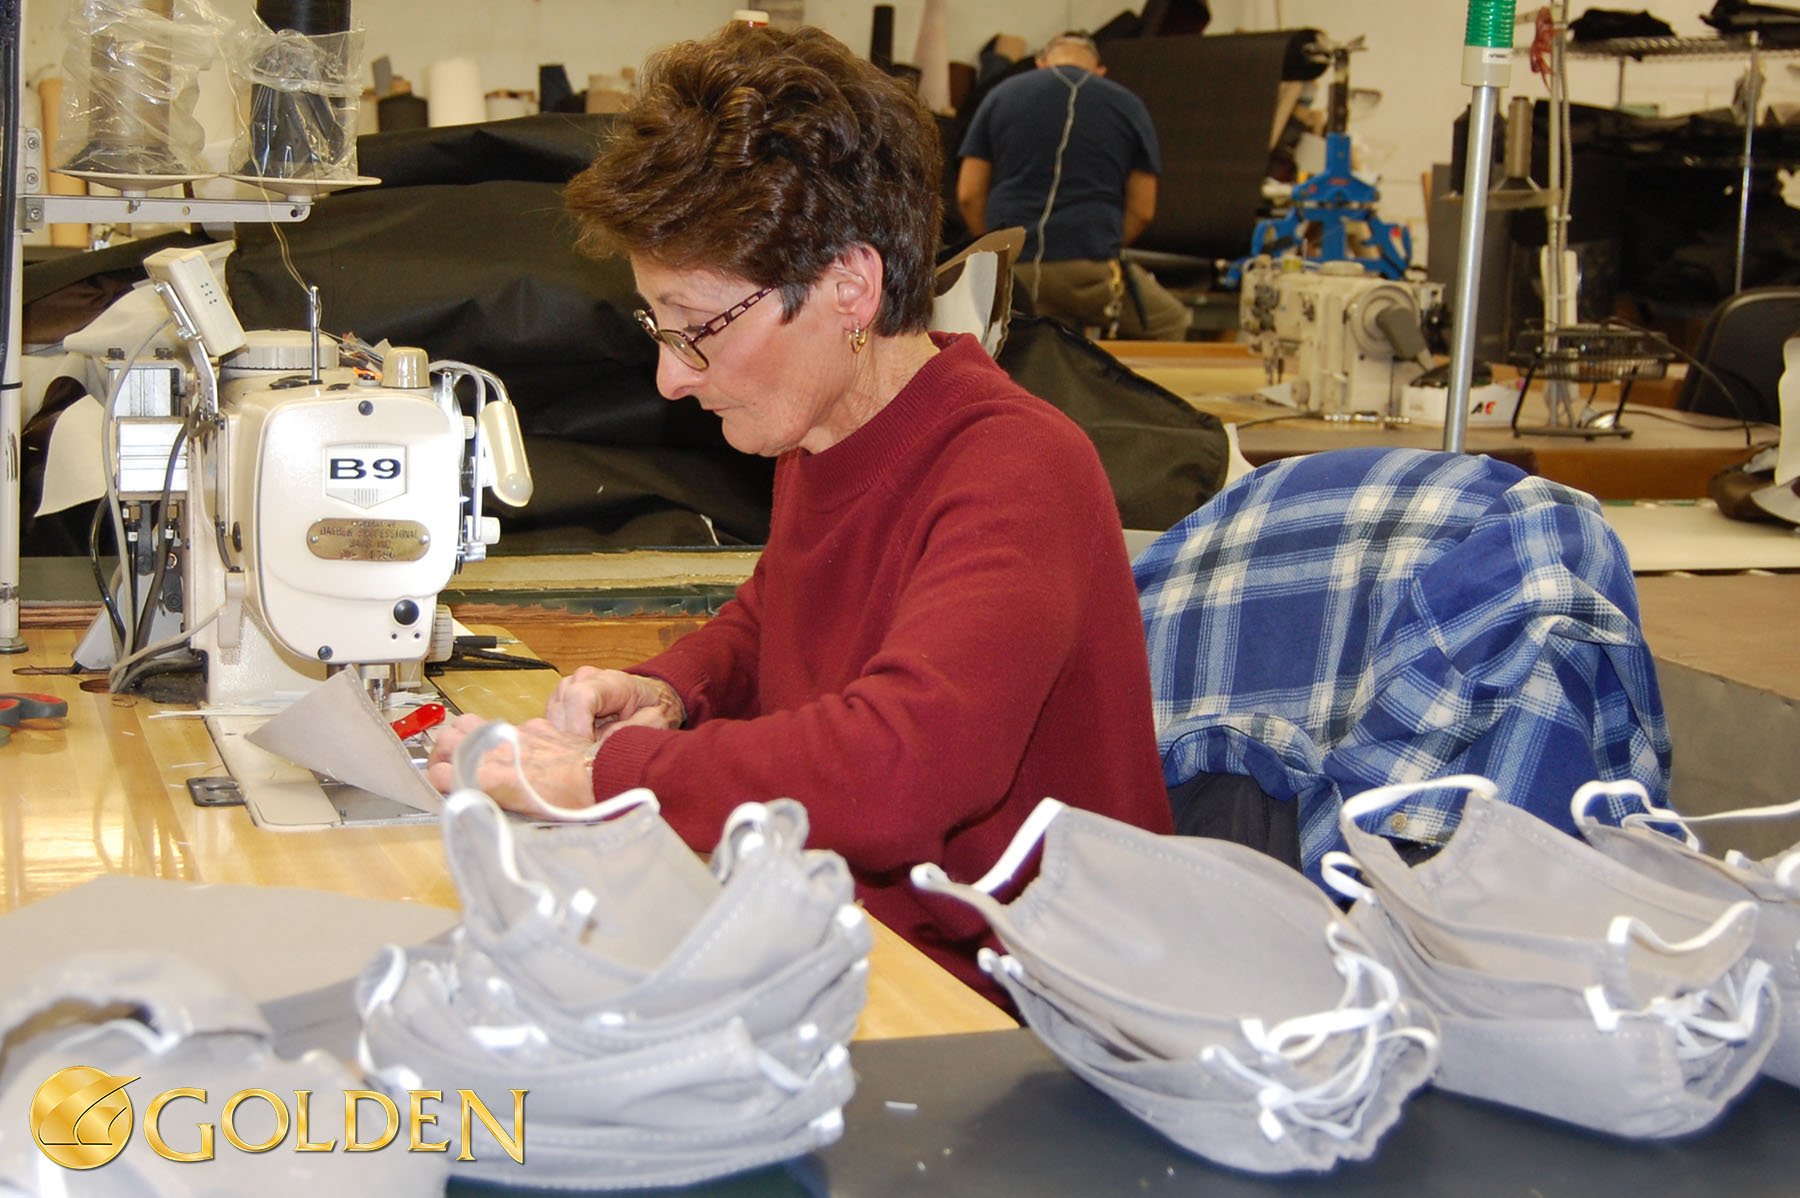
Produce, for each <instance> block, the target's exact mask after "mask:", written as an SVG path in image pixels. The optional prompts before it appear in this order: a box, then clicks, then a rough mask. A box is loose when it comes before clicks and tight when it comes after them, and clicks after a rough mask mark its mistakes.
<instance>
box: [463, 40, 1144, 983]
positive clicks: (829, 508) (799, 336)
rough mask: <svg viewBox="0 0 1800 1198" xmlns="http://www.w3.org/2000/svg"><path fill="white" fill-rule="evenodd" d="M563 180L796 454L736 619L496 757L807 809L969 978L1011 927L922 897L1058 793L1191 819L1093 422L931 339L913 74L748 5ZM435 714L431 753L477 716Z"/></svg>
mask: <svg viewBox="0 0 1800 1198" xmlns="http://www.w3.org/2000/svg"><path fill="white" fill-rule="evenodd" d="M617 128H618V130H619V132H618V134H617V136H616V137H615V138H614V139H613V140H612V141H611V142H609V143H608V144H607V145H606V146H605V148H604V149H603V150H602V151H601V153H600V155H599V157H598V158H597V159H596V160H595V162H594V163H593V164H592V165H591V166H589V167H588V168H587V169H586V170H585V171H583V172H582V173H581V174H580V175H578V176H577V177H576V178H575V179H574V180H573V182H572V183H571V184H570V185H569V187H568V190H567V193H566V200H567V206H568V210H569V211H570V213H571V214H572V215H573V216H574V218H575V219H576V221H577V222H578V223H579V225H580V227H581V229H582V238H581V245H582V247H583V248H584V249H586V250H589V251H590V252H594V253H600V254H604V253H621V254H624V255H626V256H627V257H628V258H629V260H630V262H631V266H632V270H633V271H634V273H635V276H636V283H637V288H638V291H639V293H640V294H641V295H642V296H643V297H644V299H645V301H646V304H647V306H646V308H645V309H644V310H643V311H640V312H639V313H638V314H637V315H638V319H639V320H640V322H641V323H642V324H643V326H644V328H645V330H646V331H647V332H648V333H649V334H650V336H652V337H653V338H655V339H656V340H657V341H658V342H659V343H660V354H659V363H658V367H657V385H658V388H659V389H660V390H661V392H662V393H663V394H664V395H665V396H667V397H668V398H669V399H670V400H675V401H684V400H687V401H692V402H697V403H699V404H700V405H701V406H702V407H703V408H705V409H706V410H708V411H710V412H713V413H715V414H717V415H718V417H719V419H720V420H721V421H722V423H723V431H724V435H725V439H726V440H727V441H729V442H730V443H731V444H732V445H733V446H734V447H735V448H737V449H739V450H741V451H743V452H745V453H753V454H760V455H765V456H769V457H773V458H776V459H777V465H776V471H775V490H774V505H773V514H772V520H771V531H770V535H769V541H768V545H767V547H766V548H765V549H764V550H763V552H762V555H761V558H760V561H759V563H758V565H757V567H756V570H755V572H754V574H753V575H752V577H751V578H750V579H749V580H748V581H747V582H745V583H744V585H743V586H742V587H741V588H740V589H739V590H738V592H737V595H736V597H735V598H734V599H733V600H732V601H731V602H730V603H728V604H726V605H725V606H724V608H723V609H722V610H721V611H720V612H719V614H718V615H717V617H715V618H714V619H713V620H712V621H711V622H709V623H708V624H707V625H705V626H704V627H703V628H701V629H699V630H698V631H696V632H694V633H692V634H690V635H688V636H686V637H684V638H683V639H682V640H681V641H679V642H678V643H676V644H675V645H674V646H673V647H671V648H670V649H668V650H667V651H665V652H663V653H661V654H659V655H657V656H656V657H654V658H651V659H650V660H648V661H646V662H644V663H642V664H641V665H639V666H636V667H634V668H632V669H631V670H628V671H617V670H596V669H593V668H589V667H583V668H581V669H579V670H577V671H576V672H575V673H574V674H572V675H570V676H568V677H567V678H565V679H563V680H562V682H561V683H560V684H559V686H558V688H557V690H556V693H555V695H554V696H553V698H552V699H551V700H550V703H549V707H548V711H547V712H546V718H545V719H542V720H534V721H531V722H530V723H528V724H526V725H524V726H523V727H522V728H521V729H520V734H521V741H520V750H519V762H518V764H517V766H515V764H514V762H513V757H512V750H511V749H509V748H501V749H498V750H496V751H495V752H494V753H492V754H490V755H489V756H488V757H487V758H486V759H484V760H483V761H482V763H481V765H480V770H479V775H478V780H479V782H480V784H481V785H482V787H483V788H484V789H486V790H488V792H489V793H490V794H491V795H492V796H493V797H494V798H495V800H496V801H497V802H499V803H501V804H502V805H503V806H513V807H519V806H522V805H523V804H522V802H521V795H520V792H519V790H518V787H517V783H516V779H517V772H518V770H519V769H521V768H522V770H523V771H524V773H525V774H526V776H527V777H528V778H529V779H530V781H531V782H532V784H533V785H534V787H535V788H536V789H537V790H538V792H539V793H540V794H541V795H542V796H544V797H545V798H546V799H547V800H548V801H550V802H552V803H556V804H560V805H565V806H571V807H574V806H580V805H586V804H591V803H593V802H594V801H595V800H596V798H597V797H606V796H609V795H612V794H616V793H618V792H620V791H623V790H626V789H629V788H631V787H635V786H647V787H649V788H650V789H651V790H653V791H655V793H656V794H657V796H658V797H659V798H660V800H661V802H662V810H663V814H664V816H665V817H666V818H667V819H668V821H669V822H670V824H671V825H672V826H673V827H674V828H675V829H676V830H677V831H678V832H680V833H681V835H682V836H683V837H684V838H685V839H687V841H688V842H689V843H690V844H692V845H693V846H695V847H696V848H697V849H710V848H711V847H712V845H713V843H714V842H715V841H716V840H717V838H718V835H719V831H720V828H721V826H722V825H723V823H724V820H725V817H726V815H727V814H728V813H729V812H730V811H731V809H732V808H733V807H735V806H736V805H737V804H739V803H742V802H745V801H747V800H752V799H769V798H774V797H777V796H784V795H785V796H791V797H793V798H796V799H798V800H800V801H801V802H802V803H804V804H805V806H806V809H807V812H808V814H809V817H810V820H811V825H812V834H811V837H810V841H809V843H810V844H812V845H813V846H815V847H823V848H829V849H833V850H835V851H837V852H838V853H840V854H842V855H843V857H844V858H845V859H846V860H847V861H848V862H849V864H850V867H851V869H852V871H853V873H854V875H855V877H856V881H857V891H858V895H859V897H860V898H861V899H862V901H863V903H864V905H865V906H866V907H867V909H868V910H869V912H870V913H871V914H873V915H874V916H876V917H877V918H878V919H880V920H882V921H883V922H884V923H886V924H887V925H888V926H889V927H891V928H893V929H894V930H895V931H896V932H898V933H899V934H900V935H902V936H904V937H905V938H906V939H908V940H910V941H912V942H913V943H914V944H916V945H918V946H919V947H920V948H922V949H923V950H924V951H925V952H927V953H928V954H930V955H931V956H933V957H934V958H936V959H937V960H938V961H939V962H940V963H942V964H944V965H946V966H947V967H949V968H950V969H952V970H953V971H954V972H956V973H957V974H958V975H959V976H961V977H962V978H964V979H965V980H967V981H969V982H971V983H973V984H976V985H978V986H981V988H982V989H983V990H984V992H987V993H990V994H993V993H997V992H996V991H995V990H994V989H993V988H992V987H991V985H982V983H983V982H984V981H985V979H982V978H981V977H980V975H979V971H978V970H977V969H976V966H975V963H974V955H975V951H976V949H977V948H978V947H979V946H980V945H981V944H982V943H984V942H986V940H987V930H986V927H985V925H983V924H982V923H981V922H980V920H979V919H978V918H977V917H975V916H973V915H971V914H970V913H969V912H968V911H967V910H966V909H953V907H954V905H950V904H942V903H940V902H939V901H937V900H933V899H931V898H930V897H929V896H923V895H921V894H919V893H917V892H916V891H915V890H914V889H913V888H912V886H911V885H910V884H909V883H908V882H907V871H908V869H909V868H910V867H911V866H912V865H914V864H915V863H917V862H921V861H934V862H938V863H940V864H942V865H944V866H945V868H946V869H947V870H948V871H949V872H950V874H951V875H952V876H953V877H957V878H960V879H971V878H974V877H976V876H978V875H979V874H980V873H982V872H983V871H985V870H986V869H987V867H988V866H989V865H991V864H992V863H993V862H994V860H995V859H996V858H997V857H998V856H999V855H1000V853H1001V851H1002V850H1003V849H1004V847H1005V846H1006V844H1007V842H1008V840H1009V838H1010V837H1011V836H1012V835H1013V833H1014V831H1015V830H1016V829H1017V828H1018V826H1019V825H1020V823H1021V822H1022V821H1023V820H1024V818H1025V816H1026V815H1027V814H1028V813H1029V812H1030V811H1031V809H1032V808H1033V806H1035V805H1036V803H1037V802H1038V800H1040V799H1042V798H1044V797H1045V796H1047V795H1053V796H1055V797H1057V798H1059V799H1062V800H1063V801H1065V802H1067V803H1069V804H1071V805H1074V806H1079V807H1084V808H1088V809H1090V810H1094V811H1099V812H1103V813H1105V814H1107V815H1110V816H1113V817H1115V818H1118V819H1122V820H1126V821H1128V822H1131V823H1134V824H1138V825H1140V826H1143V827H1147V828H1151V829H1155V830H1158V831H1167V830H1168V829H1169V819H1170V817H1169V808H1168V800H1167V795H1166V792H1165V791H1164V788H1163V781H1162V775H1161V769H1160V765H1159V762H1158V757H1157V751H1156V743H1155V736H1154V733H1153V730H1152V724H1151V713H1150V687H1149V676H1148V666H1147V664H1146V659H1145V650H1144V635H1143V626H1142V623H1141V621H1140V618H1139V615H1138V606H1137V595H1136V592H1135V590H1134V588H1133V585H1132V580H1131V573H1130V568H1129V564H1128V562H1127V559H1126V553H1125V545H1124V540H1123V537H1122V534H1121V531H1120V524H1119V517H1118V512H1117V508H1116V506H1115V504H1114V501H1113V498H1112V492H1111V489H1110V488H1109V486H1108V483H1107V480H1106V476H1105V475H1104V473H1103V472H1102V470H1101V466H1100V461H1099V458H1098V457H1097V455H1096V453H1095V451H1094V448H1093V446H1092V444H1091V443H1090V442H1089V440H1088V438H1087V436H1086V434H1084V433H1083V432H1082V430H1081V429H1080V428H1079V427H1077V426H1076V425H1075V424H1074V423H1072V422H1071V421H1070V420H1069V419H1067V418H1066V417H1065V416H1063V415H1062V414H1061V413H1060V412H1058V411H1057V410H1055V409H1054V408H1052V407H1051V406H1050V405H1049V404H1047V403H1044V402H1043V401H1041V400H1039V399H1037V398H1035V397H1033V396H1031V395H1029V394H1028V393H1026V392H1025V391H1023V390H1022V389H1020V388H1019V387H1018V386H1017V385H1016V384H1014V383H1013V382H1012V381H1011V380H1010V379H1009V378H1008V377H1007V376H1006V374H1005V373H1004V372H1002V371H1001V370H1000V368H999V367H998V366H996V365H995V364H994V362H993V361H992V360H991V359H990V358H989V357H988V356H987V355H986V353H984V352H983V350H982V348H981V345H980V344H979V342H977V341H976V340H975V339H974V338H972V337H968V336H954V337H951V336H942V335H936V334H932V333H928V332H927V331H926V329H927V322H928V319H929V317H930V314H931V303H932V271H933V264H934V254H935V250H936V248H937V241H938V230H939V199H938V196H939V189H938V179H939V171H940V159H941V155H940V149H939V142H938V134H937V130H936V128H935V126H934V124H933V122H932V118H931V116H930V114H929V113H927V112H926V111H925V109H924V108H923V107H922V106H921V105H920V104H919V103H918V101H917V99H916V98H915V97H914V96H913V95H912V94H911V93H910V92H909V91H907V90H906V89H905V88H904V87H903V86H902V85H901V84H899V83H897V82H896V81H894V80H892V79H890V78H889V77H888V76H886V75H885V74H883V73H881V72H880V71H878V70H876V69H875V68H874V67H872V66H871V65H870V64H868V63H867V62H865V61H863V60H861V59H859V58H857V57H856V56H855V55H853V54H852V53H851V52H850V51H849V50H848V49H847V48H846V47H845V46H843V45H842V44H841V43H839V42H838V41H836V40H834V39H833V38H831V37H830V36H828V35H826V34H824V33H821V32H819V31H817V30H812V29H802V30H799V31H793V32H784V31H778V30H774V29H766V28H765V29H750V28H746V27H743V26H735V25H734V26H731V27H728V28H727V29H725V30H723V31H721V32H720V33H718V34H717V35H715V36H714V37H712V38H710V39H708V40H706V41H701V42H687V43H682V44H679V45H676V46H673V47H671V48H669V49H667V50H665V51H663V52H661V53H660V54H658V55H656V56H654V57H653V58H652V59H651V61H650V62H649V63H648V64H647V65H646V67H645V70H644V73H643V76H642V83H641V85H640V90H639V92H638V97H637V99H636V101H635V103H634V105H633V106H632V108H631V109H630V110H629V111H627V112H626V113H625V114H624V116H623V117H622V118H621V120H620V122H619V124H618V126H617ZM479 724H480V720H479V719H478V718H477V717H473V716H465V717H464V718H463V719H462V720H461V721H459V723H458V724H457V725H455V726H454V727H452V728H451V729H449V730H447V731H446V733H445V734H444V735H443V736H442V737H440V739H439V741H438V744H437V749H436V751H435V753H434V764H433V765H432V767H431V776H432V779H433V781H434V782H435V783H436V784H437V785H438V786H439V787H440V788H448V786H449V785H450V783H451V770H450V765H449V755H450V753H451V752H452V750H453V749H454V747H455V745H456V743H457V742H458V741H459V740H460V739H461V738H462V737H463V736H464V735H466V734H467V733H468V732H469V731H471V730H472V729H473V728H475V727H477V726H479Z"/></svg>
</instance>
